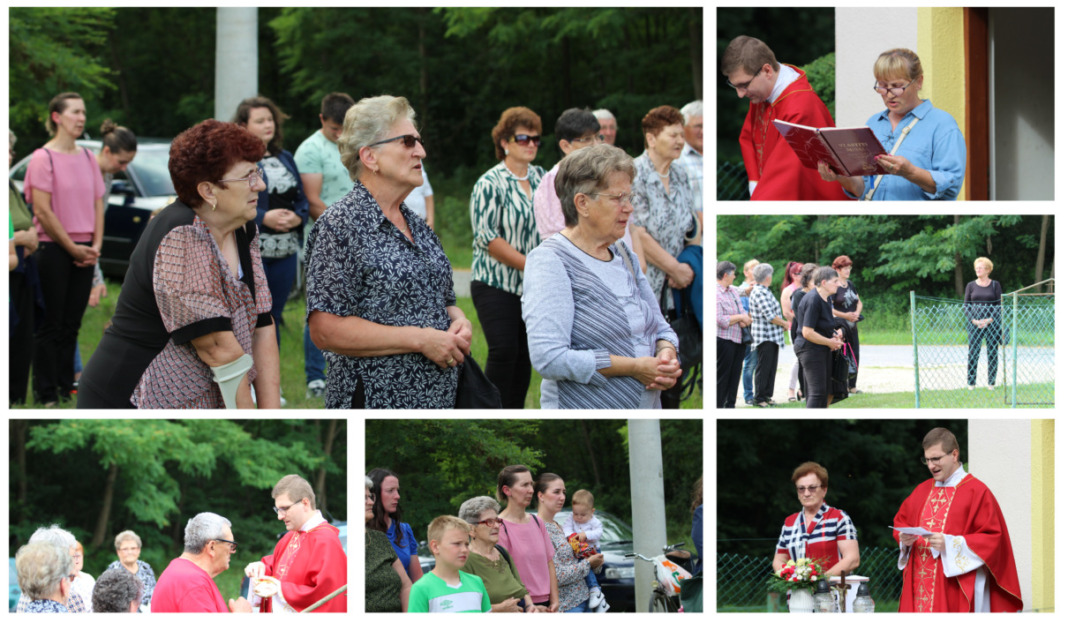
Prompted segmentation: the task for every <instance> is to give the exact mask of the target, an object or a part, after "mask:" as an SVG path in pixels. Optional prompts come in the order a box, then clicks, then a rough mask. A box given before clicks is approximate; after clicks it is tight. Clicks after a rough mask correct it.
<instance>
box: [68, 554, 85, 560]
mask: <svg viewBox="0 0 1068 623" xmlns="http://www.w3.org/2000/svg"><path fill="white" fill-rule="evenodd" d="M83 558H85V555H84V554H73V555H71V557H70V559H71V560H81V559H83Z"/></svg>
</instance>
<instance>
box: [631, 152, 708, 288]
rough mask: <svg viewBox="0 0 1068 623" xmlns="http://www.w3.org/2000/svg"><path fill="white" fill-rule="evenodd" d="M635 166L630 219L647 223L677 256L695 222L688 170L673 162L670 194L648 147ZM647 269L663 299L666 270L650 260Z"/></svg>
mask: <svg viewBox="0 0 1068 623" xmlns="http://www.w3.org/2000/svg"><path fill="white" fill-rule="evenodd" d="M634 167H635V169H637V175H635V177H634V184H633V191H634V216H633V217H632V218H633V221H631V222H632V223H633V224H634V225H635V226H636V227H644V228H645V231H647V232H648V233H649V235H650V236H652V237H653V240H656V242H657V244H659V245H660V247H661V248H663V249H664V251H666V252H667V253H668V254H669V255H671V257H678V255H679V253H682V249H683V247H684V246H686V240H685V239H686V232H687V231H689V230H690V229H691V228H692V227H693V223H694V216H693V210H694V201H693V190H692V189H691V188H690V179H689V177H687V175H686V170H685V169H684V168H683V167H682V165H680V164H679V163H677V162H672V163H671V166H670V167H669V168H668V185H669V186H670V187H671V194H670V195H669V194H668V192H667V191H666V190H665V189H664V184H663V183H661V182H660V174H659V173H657V172H656V169H655V168H653V161H652V160H650V159H649V152H648V151H646V152H644V153H642V155H640V156H638V157H637V158H635V159H634ZM645 273H646V275H648V277H649V285H650V286H651V287H652V288H653V294H655V295H656V298H657V300H658V301H659V300H661V296H662V295H663V291H664V284H665V283H666V282H667V278H666V275H665V274H664V271H662V270H660V269H659V268H657V267H655V266H653V265H652V264H649V268H648V269H647V270H646V271H645ZM668 305H669V306H671V305H673V303H672V301H671V297H668Z"/></svg>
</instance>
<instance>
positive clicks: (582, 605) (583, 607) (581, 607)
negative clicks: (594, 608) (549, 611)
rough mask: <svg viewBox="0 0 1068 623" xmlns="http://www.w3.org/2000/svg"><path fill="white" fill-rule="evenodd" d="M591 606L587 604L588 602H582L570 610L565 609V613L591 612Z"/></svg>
mask: <svg viewBox="0 0 1068 623" xmlns="http://www.w3.org/2000/svg"><path fill="white" fill-rule="evenodd" d="M589 611H590V607H589V606H588V605H586V602H585V601H584V602H582V603H580V604H579V605H577V606H575V607H574V608H572V609H570V610H564V613H565V614H571V613H572V612H589Z"/></svg>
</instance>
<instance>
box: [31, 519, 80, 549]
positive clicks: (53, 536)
mask: <svg viewBox="0 0 1068 623" xmlns="http://www.w3.org/2000/svg"><path fill="white" fill-rule="evenodd" d="M27 543H51V544H52V545H55V546H57V547H62V548H63V549H64V551H69V550H70V548H72V547H74V546H75V545H76V544H77V543H78V540H77V539H75V538H74V535H73V534H71V533H70V532H67V531H66V530H64V529H63V528H60V527H59V525H58V524H52V525H51V526H49V527H47V528H38V529H37V530H35V531H34V533H33V535H32V536H31V537H30V540H29V541H27Z"/></svg>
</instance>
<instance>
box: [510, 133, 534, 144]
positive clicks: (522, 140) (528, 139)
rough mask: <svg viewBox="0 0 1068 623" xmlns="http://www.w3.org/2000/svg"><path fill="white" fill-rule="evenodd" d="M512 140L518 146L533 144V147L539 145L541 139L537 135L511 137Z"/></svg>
mask: <svg viewBox="0 0 1068 623" xmlns="http://www.w3.org/2000/svg"><path fill="white" fill-rule="evenodd" d="M512 140H513V141H515V142H516V143H519V144H520V145H529V144H531V143H534V146H535V147H537V146H538V145H541V137H540V136H538V135H537V134H516V135H515V136H513V137H512Z"/></svg>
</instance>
